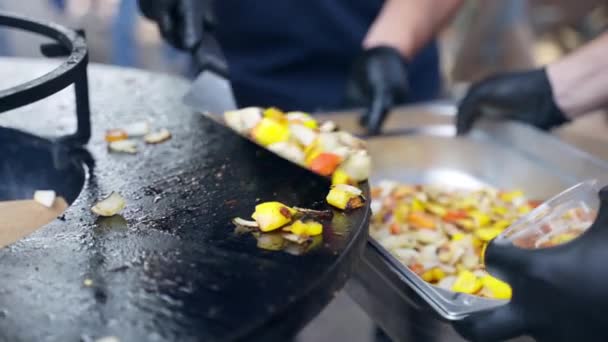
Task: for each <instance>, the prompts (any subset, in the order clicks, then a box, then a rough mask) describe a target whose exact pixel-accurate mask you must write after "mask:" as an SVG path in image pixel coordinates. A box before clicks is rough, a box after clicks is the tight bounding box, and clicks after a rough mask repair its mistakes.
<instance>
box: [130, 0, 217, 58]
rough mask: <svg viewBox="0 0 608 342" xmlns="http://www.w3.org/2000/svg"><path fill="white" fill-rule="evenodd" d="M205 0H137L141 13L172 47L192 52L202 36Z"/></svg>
mask: <svg viewBox="0 0 608 342" xmlns="http://www.w3.org/2000/svg"><path fill="white" fill-rule="evenodd" d="M206 1H207V0H138V2H139V7H140V9H141V11H142V13H143V14H144V15H145V16H146V17H148V18H149V19H151V20H154V21H155V22H156V23H157V25H158V28H159V30H160V34H161V35H162V37H163V38H164V39H165V40H166V41H167V42H168V43H169V44H171V45H172V46H173V47H175V48H178V49H182V50H188V51H192V50H194V49H195V48H196V46H197V44H198V43H199V42H200V40H201V37H202V35H203V33H202V32H203V25H204V19H205V18H204V16H205V15H206V13H205V10H204V9H205V6H206V5H205V4H206Z"/></svg>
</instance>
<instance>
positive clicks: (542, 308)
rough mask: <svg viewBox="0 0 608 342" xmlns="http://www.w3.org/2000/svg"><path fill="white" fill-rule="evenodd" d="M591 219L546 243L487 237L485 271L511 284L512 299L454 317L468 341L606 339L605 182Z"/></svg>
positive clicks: (607, 218) (607, 221)
mask: <svg viewBox="0 0 608 342" xmlns="http://www.w3.org/2000/svg"><path fill="white" fill-rule="evenodd" d="M599 198H600V209H599V212H598V214H597V218H596V219H595V222H594V223H593V224H592V225H591V227H589V229H588V230H587V231H586V232H585V233H583V234H582V235H581V236H579V237H578V238H576V239H574V240H572V241H570V242H567V243H565V244H562V245H558V246H555V247H550V248H541V249H521V248H518V247H515V246H513V245H510V244H498V243H495V242H492V243H490V245H488V248H487V250H486V253H485V263H486V267H487V269H488V271H489V272H490V273H491V274H492V275H494V276H496V277H498V278H501V279H503V280H505V281H506V282H508V283H509V284H510V285H511V288H512V289H513V297H512V299H511V301H510V302H509V303H508V304H506V305H504V306H501V307H499V308H498V309H495V310H492V311H489V312H482V313H479V314H476V315H472V316H469V317H467V318H465V319H464V320H462V321H456V322H455V323H454V325H455V327H456V330H458V332H459V333H460V334H461V335H463V336H464V337H466V338H467V339H469V340H472V341H502V340H506V339H509V338H513V337H517V336H520V335H530V336H532V337H534V338H535V339H536V340H537V341H540V342H561V341H564V342H566V341H567V342H570V341H585V342H595V341H608V329H606V314H607V313H608V290H607V289H608V268H606V262H607V261H608V248H606V246H608V187H604V188H603V189H602V190H601V191H600V193H599Z"/></svg>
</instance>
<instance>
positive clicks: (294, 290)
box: [0, 60, 370, 342]
mask: <svg viewBox="0 0 608 342" xmlns="http://www.w3.org/2000/svg"><path fill="white" fill-rule="evenodd" d="M3 66H4V67H6V66H8V68H3ZM40 66H43V67H44V66H45V64H44V63H42V64H41V65H37V64H36V63H33V62H24V61H19V60H15V63H10V61H9V63H6V61H2V60H0V69H2V74H3V75H7V77H10V75H11V72H15V73H23V72H30V71H32V72H35V71H36V70H38V69H40V68H39V67H40ZM95 68H96V70H97V72H96V73H93V74H92V75H91V77H90V84H91V89H92V90H91V95H92V96H91V109H92V111H91V112H92V115H91V122H92V127H93V129H92V138H91V141H90V142H89V144H88V145H87V148H86V150H83V149H81V148H79V147H78V145H77V144H74V143H73V142H74V141H73V140H68V141H66V140H64V139H44V138H39V137H38V136H35V135H30V134H27V133H23V132H20V131H17V130H15V129H9V128H1V129H0V150H2V151H7V150H8V149H10V151H11V153H6V154H5V153H2V154H0V165H2V168H4V170H5V173H3V175H11V176H10V177H4V178H2V179H0V183H2V184H4V185H0V191H2V189H11V191H13V193H11V194H8V192H7V193H5V194H1V195H0V197H2V198H5V197H7V198H8V197H27V196H28V195H29V192H31V191H33V190H34V188H37V187H46V188H50V189H53V188H55V189H56V190H57V191H58V192H60V195H65V196H66V198H67V199H68V201H69V202H71V206H70V207H69V208H68V209H67V211H66V212H65V214H64V215H63V216H62V217H60V218H58V219H57V220H55V221H53V222H51V223H50V224H48V225H47V226H45V227H43V228H41V229H40V230H38V231H36V232H35V233H33V234H32V235H30V236H29V237H27V238H25V239H22V240H20V241H19V242H17V243H15V244H13V245H11V246H8V247H6V248H3V249H0V264H1V267H0V277H1V279H2V281H1V282H0V341H5V340H6V341H56V340H63V341H77V340H83V341H88V340H94V339H97V338H100V337H104V336H116V337H118V338H119V339H120V341H123V342H124V341H155V340H162V341H228V340H285V339H288V338H290V337H292V336H293V335H294V334H295V333H296V332H297V330H298V329H299V328H301V327H302V326H303V325H304V324H305V323H306V322H308V321H309V320H310V319H311V318H313V317H314V316H315V315H316V314H317V313H318V312H319V311H320V310H321V309H322V308H323V307H324V306H325V305H326V304H327V303H328V302H329V300H330V299H331V298H332V297H333V295H334V293H335V292H336V291H338V290H339V289H340V288H342V286H343V285H344V283H345V282H346V280H347V278H348V277H349V276H350V274H351V273H352V271H353V268H354V266H355V265H356V263H357V262H358V260H359V258H360V255H361V252H362V250H363V247H364V244H365V242H366V240H367V227H368V220H369V215H370V211H369V204H368V205H367V206H366V207H365V208H361V209H359V210H356V211H354V212H352V213H349V214H344V213H340V212H336V213H335V217H334V220H333V221H332V224H331V225H330V226H329V227H327V229H326V230H325V231H324V234H323V238H324V243H323V244H322V245H321V246H320V247H319V248H318V249H315V250H313V251H311V252H310V253H308V254H305V255H301V256H294V255H290V254H287V253H284V252H271V251H265V250H261V249H259V248H258V247H257V246H256V240H255V238H254V237H253V236H251V235H241V236H239V235H236V234H235V233H234V226H233V225H232V224H231V222H230V221H231V219H232V218H233V217H235V216H241V217H247V216H249V215H250V214H251V213H252V211H253V208H254V206H255V205H256V203H259V202H262V201H269V200H278V201H282V202H284V203H286V204H289V205H294V206H300V207H307V208H316V209H321V208H327V205H326V204H325V203H324V198H325V195H326V194H327V191H328V188H329V182H328V180H327V179H325V178H322V177H319V176H317V175H315V174H313V173H311V172H309V171H307V170H305V169H302V168H300V167H298V166H296V165H294V164H292V163H290V162H287V161H285V160H283V159H281V158H279V157H278V156H276V155H274V154H272V153H270V152H268V151H265V150H263V149H262V148H260V147H258V146H256V145H255V144H253V143H251V142H249V141H247V140H246V139H244V138H242V137H240V136H238V135H236V134H234V133H233V132H232V131H230V130H228V129H227V128H225V127H223V126H221V125H219V124H217V123H214V122H212V121H211V120H209V119H206V118H205V117H203V116H201V115H199V114H196V113H192V112H190V111H188V110H187V109H186V108H184V107H183V106H181V104H180V99H181V95H182V94H183V93H181V92H180V91H178V90H179V89H184V87H183V84H184V83H185V82H183V81H181V80H179V81H178V80H175V79H171V78H170V77H168V76H162V75H153V74H150V73H145V72H139V71H133V70H127V69H119V68H109V67H101V66H96V67H95ZM5 70H7V72H6V73H5V72H4V71H5ZM180 87H181V88H180ZM66 99H67V100H66ZM73 105H74V104H73V100H70V99H69V96H68V97H66V95H65V94H64V93H60V94H58V95H56V96H55V97H54V98H52V99H49V102H47V103H44V104H42V105H40V106H39V107H37V106H36V105H33V106H28V107H27V108H23V109H17V111H16V113H17V114H18V115H12V116H11V114H12V113H11V112H8V113H6V114H2V115H0V125H4V126H19V128H20V130H27V131H32V132H34V133H36V134H40V132H41V131H42V132H43V133H45V134H47V133H48V134H50V133H51V132H48V131H49V130H51V128H52V126H53V124H54V123H55V122H57V121H61V119H62V118H65V117H69V116H73V111H72V106H73ZM41 108H42V110H40V109H41ZM142 119H148V120H149V121H150V122H151V123H152V125H153V126H154V127H155V128H157V129H158V128H161V127H165V128H167V129H169V130H170V131H171V132H172V134H173V138H172V139H171V140H170V141H168V142H166V143H163V144H160V145H155V146H151V145H148V146H146V145H145V144H143V142H141V143H140V145H139V149H140V152H139V154H137V155H134V156H133V155H119V154H110V153H109V152H108V151H107V148H106V144H105V142H104V141H103V135H104V132H105V130H106V129H110V128H115V127H120V124H121V123H122V124H125V123H129V122H134V121H137V120H142ZM62 129H64V128H59V130H60V131H61V130H62ZM32 142H34V143H32ZM57 151H60V152H59V153H58V152H57ZM32 158H34V159H36V160H37V161H36V162H33V161H32ZM32 165H35V169H34V170H32V168H31V166H32ZM16 170H28V171H27V172H15V171H16ZM25 174H27V175H28V176H27V177H22V176H23V175H25ZM49 175H52V176H49ZM33 180H36V181H33ZM7 184H13V185H11V186H8V185H7ZM15 184H18V186H15ZM81 186H82V189H80V187H81ZM16 189H20V190H16ZM363 190H364V191H365V194H366V195H369V188H368V185H367V184H365V185H364V186H363ZM112 191H117V192H119V193H120V194H122V195H123V197H125V198H126V200H127V207H126V209H125V210H124V211H123V212H122V213H121V216H114V217H111V218H98V217H96V216H95V215H94V214H93V213H92V212H91V211H90V207H91V206H93V205H94V203H95V202H96V201H97V200H99V199H100V198H102V197H103V196H105V195H107V194H108V193H110V192H112ZM85 280H86V282H87V283H88V282H90V283H91V284H89V285H90V286H87V284H85Z"/></svg>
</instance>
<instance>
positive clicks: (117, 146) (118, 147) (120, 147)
mask: <svg viewBox="0 0 608 342" xmlns="http://www.w3.org/2000/svg"><path fill="white" fill-rule="evenodd" d="M108 148H109V149H110V152H118V153H129V154H135V153H137V143H136V142H135V141H133V140H118V141H112V142H111V143H109V144H108Z"/></svg>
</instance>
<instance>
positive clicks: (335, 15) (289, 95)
mask: <svg viewBox="0 0 608 342" xmlns="http://www.w3.org/2000/svg"><path fill="white" fill-rule="evenodd" d="M382 5H383V1H380V0H263V1H253V0H221V1H215V16H216V20H217V26H216V30H217V31H216V32H217V38H218V40H219V42H220V44H221V46H222V49H223V51H224V54H225V55H226V59H227V61H228V65H229V67H230V78H231V80H232V84H233V88H234V92H235V95H236V98H237V101H238V104H239V106H254V105H255V106H277V107H280V108H282V109H285V110H295V109H298V110H305V111H316V110H328V109H339V108H341V107H343V106H344V105H345V102H344V101H345V98H344V94H345V90H346V80H347V77H348V75H349V71H350V67H351V64H352V62H353V60H354V59H355V58H356V57H357V56H358V55H359V53H360V52H361V42H362V41H363V39H364V37H365V34H366V33H367V31H368V29H369V27H370V25H371V24H372V22H373V21H374V19H375V18H376V16H377V15H378V13H379V11H380V9H381V8H382ZM438 62H439V57H438V51H437V46H436V44H435V43H432V44H430V45H429V46H427V47H426V48H424V49H423V50H422V51H421V52H420V53H419V54H418V55H417V56H416V57H415V58H414V59H413V60H412V61H410V63H411V64H410V66H411V70H410V83H411V85H412V90H411V93H410V99H409V101H421V100H428V99H431V98H433V97H435V96H436V95H437V94H438V91H439V86H440V80H439V69H438V64H439V63H438Z"/></svg>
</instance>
